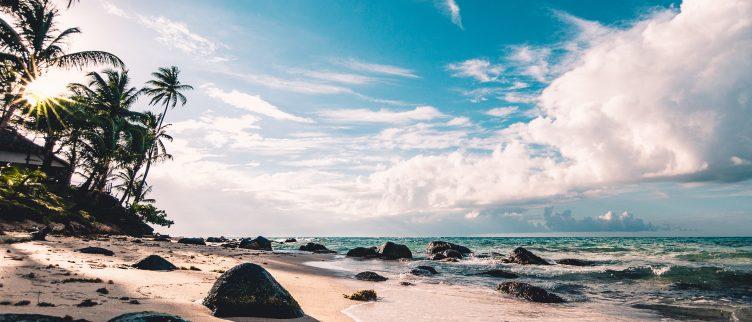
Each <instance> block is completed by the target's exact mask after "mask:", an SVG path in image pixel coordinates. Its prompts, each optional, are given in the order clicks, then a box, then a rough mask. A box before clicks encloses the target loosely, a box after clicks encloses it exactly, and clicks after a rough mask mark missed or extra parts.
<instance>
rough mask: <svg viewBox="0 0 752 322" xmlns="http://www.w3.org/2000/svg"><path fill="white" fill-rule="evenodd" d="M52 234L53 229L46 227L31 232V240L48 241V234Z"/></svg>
mask: <svg viewBox="0 0 752 322" xmlns="http://www.w3.org/2000/svg"><path fill="white" fill-rule="evenodd" d="M51 232H52V227H50V226H44V227H42V228H38V229H37V230H35V231H32V232H31V240H35V241H44V240H47V234H49V233H51Z"/></svg>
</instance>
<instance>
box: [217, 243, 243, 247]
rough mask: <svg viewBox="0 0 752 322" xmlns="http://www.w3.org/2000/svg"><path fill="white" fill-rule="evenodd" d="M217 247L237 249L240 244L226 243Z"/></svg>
mask: <svg viewBox="0 0 752 322" xmlns="http://www.w3.org/2000/svg"><path fill="white" fill-rule="evenodd" d="M219 246H222V247H224V248H238V246H240V243H236V242H227V243H224V244H221V245H219Z"/></svg>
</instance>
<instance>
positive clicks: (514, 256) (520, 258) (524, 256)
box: [506, 247, 551, 265]
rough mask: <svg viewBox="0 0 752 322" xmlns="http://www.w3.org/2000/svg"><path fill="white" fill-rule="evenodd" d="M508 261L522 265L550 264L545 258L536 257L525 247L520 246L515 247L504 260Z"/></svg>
mask: <svg viewBox="0 0 752 322" xmlns="http://www.w3.org/2000/svg"><path fill="white" fill-rule="evenodd" d="M506 261H507V262H509V263H517V264H522V265H551V263H549V262H547V261H546V260H545V259H543V258H540V257H538V256H537V255H535V254H533V253H532V252H530V251H529V250H527V249H524V248H522V247H517V248H515V249H514V250H513V251H512V253H511V254H509V257H508V258H507V260H506Z"/></svg>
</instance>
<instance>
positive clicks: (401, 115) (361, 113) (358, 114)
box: [319, 106, 445, 123]
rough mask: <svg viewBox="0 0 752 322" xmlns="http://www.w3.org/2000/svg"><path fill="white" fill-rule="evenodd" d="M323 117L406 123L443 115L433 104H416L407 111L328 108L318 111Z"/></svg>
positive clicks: (337, 119) (356, 120) (332, 119)
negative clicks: (416, 105)
mask: <svg viewBox="0 0 752 322" xmlns="http://www.w3.org/2000/svg"><path fill="white" fill-rule="evenodd" d="M319 114H320V115H321V116H323V117H324V118H326V119H328V120H331V121H335V122H356V123H406V122H413V121H429V120H433V119H436V118H441V117H444V116H445V115H444V114H443V113H441V112H439V110H437V109H436V108H434V107H433V106H418V107H416V108H415V109H412V110H408V111H396V110H390V109H384V108H382V109H379V110H376V111H374V110H369V109H329V110H323V111H321V112H319Z"/></svg>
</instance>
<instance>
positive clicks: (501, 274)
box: [478, 269, 520, 278]
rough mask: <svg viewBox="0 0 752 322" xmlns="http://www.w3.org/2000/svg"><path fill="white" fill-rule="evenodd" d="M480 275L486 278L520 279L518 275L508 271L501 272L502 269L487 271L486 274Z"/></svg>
mask: <svg viewBox="0 0 752 322" xmlns="http://www.w3.org/2000/svg"><path fill="white" fill-rule="evenodd" d="M478 275H486V276H491V277H500V278H518V277H520V276H519V275H517V274H515V273H512V272H508V271H505V270H501V269H492V270H487V271H485V272H481V273H478Z"/></svg>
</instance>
